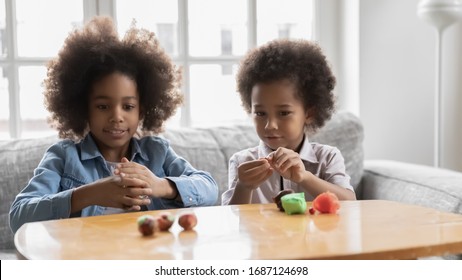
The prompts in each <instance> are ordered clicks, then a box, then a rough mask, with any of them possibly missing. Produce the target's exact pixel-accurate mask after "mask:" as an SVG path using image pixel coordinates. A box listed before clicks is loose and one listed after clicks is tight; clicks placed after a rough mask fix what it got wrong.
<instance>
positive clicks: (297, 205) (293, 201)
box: [281, 192, 306, 215]
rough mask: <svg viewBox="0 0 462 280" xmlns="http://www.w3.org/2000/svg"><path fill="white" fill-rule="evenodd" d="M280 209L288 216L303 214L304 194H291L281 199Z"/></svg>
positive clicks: (304, 207) (304, 209)
mask: <svg viewBox="0 0 462 280" xmlns="http://www.w3.org/2000/svg"><path fill="white" fill-rule="evenodd" d="M281 203H282V207H283V208H284V211H285V212H286V214H288V215H292V214H303V213H305V211H306V200H305V193H302V192H301V193H291V194H286V195H284V196H283V197H281Z"/></svg>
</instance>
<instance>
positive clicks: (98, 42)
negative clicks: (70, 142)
mask: <svg viewBox="0 0 462 280" xmlns="http://www.w3.org/2000/svg"><path fill="white" fill-rule="evenodd" d="M114 72H120V73H122V74H124V75H127V76H128V77H130V78H132V79H133V80H134V81H135V82H136V84H137V89H138V94H139V98H140V104H141V116H140V117H141V119H142V124H141V129H143V130H145V131H153V132H155V133H158V132H161V131H162V125H163V123H164V121H165V120H167V119H168V118H169V117H171V116H172V115H173V114H174V113H175V111H176V109H177V107H178V106H179V105H180V104H181V103H182V101H183V97H182V95H181V94H180V90H179V88H180V80H181V74H180V70H179V69H178V68H176V67H175V66H174V64H173V63H172V61H171V59H170V58H169V57H168V55H167V54H166V53H165V52H164V50H163V49H162V48H161V47H160V45H159V43H158V41H157V39H156V37H155V35H154V33H152V32H149V31H148V30H145V29H138V28H136V27H135V26H134V24H133V25H132V26H131V27H130V29H129V30H128V31H127V33H126V34H125V36H124V37H123V38H122V39H119V37H118V34H117V31H116V27H115V25H114V23H113V21H112V19H111V18H109V17H95V18H94V19H93V20H91V21H90V22H89V23H88V24H86V25H85V26H84V27H83V28H82V29H78V30H74V31H72V32H71V33H70V34H69V36H68V37H67V39H66V40H65V42H64V46H63V48H62V49H61V50H60V52H59V54H58V57H57V58H56V59H53V60H52V61H50V62H49V64H48V72H47V78H46V79H45V80H44V87H45V92H44V95H45V107H46V109H47V110H48V111H49V112H50V113H51V116H50V119H49V122H50V123H51V125H52V127H54V128H56V129H57V130H58V132H59V136H60V137H61V138H69V139H80V138H83V137H84V136H85V134H86V133H87V132H88V97H89V94H90V91H91V88H92V85H93V84H94V83H95V82H98V81H99V80H101V79H102V78H104V77H105V76H107V75H109V74H112V73H114Z"/></svg>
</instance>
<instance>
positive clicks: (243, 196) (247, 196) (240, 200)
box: [229, 183, 253, 205]
mask: <svg viewBox="0 0 462 280" xmlns="http://www.w3.org/2000/svg"><path fill="white" fill-rule="evenodd" d="M252 191H253V190H252V189H250V188H247V187H245V186H242V185H240V184H239V183H238V184H237V185H236V187H235V188H234V193H233V196H232V197H231V199H230V201H229V204H230V205H231V204H249V203H250V201H251V198H252Z"/></svg>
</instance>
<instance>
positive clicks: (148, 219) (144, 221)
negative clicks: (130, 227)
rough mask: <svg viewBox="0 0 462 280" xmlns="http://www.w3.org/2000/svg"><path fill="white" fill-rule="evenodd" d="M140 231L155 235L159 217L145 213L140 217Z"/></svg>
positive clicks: (146, 234) (147, 234)
mask: <svg viewBox="0 0 462 280" xmlns="http://www.w3.org/2000/svg"><path fill="white" fill-rule="evenodd" d="M137 222H138V231H139V232H141V234H142V235H144V236H149V235H153V234H154V232H156V231H157V230H158V222H157V219H156V218H154V217H153V216H151V215H143V216H141V217H139V218H138V220H137Z"/></svg>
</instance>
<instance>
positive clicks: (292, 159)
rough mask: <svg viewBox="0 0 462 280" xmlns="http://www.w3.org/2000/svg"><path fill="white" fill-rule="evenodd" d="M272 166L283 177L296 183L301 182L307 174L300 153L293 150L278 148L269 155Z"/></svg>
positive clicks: (268, 158)
mask: <svg viewBox="0 0 462 280" xmlns="http://www.w3.org/2000/svg"><path fill="white" fill-rule="evenodd" d="M266 158H267V160H268V162H269V163H270V165H271V167H272V168H274V170H276V171H277V172H278V173H279V174H281V176H282V177H284V178H285V179H288V180H291V181H293V182H295V183H300V182H301V181H302V180H303V178H304V175H305V174H306V172H307V171H306V170H305V165H303V162H302V160H301V159H300V155H299V154H298V153H296V152H294V151H293V150H290V149H286V148H278V149H277V150H276V151H274V152H272V153H271V154H269V155H268V156H267V157H266Z"/></svg>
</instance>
